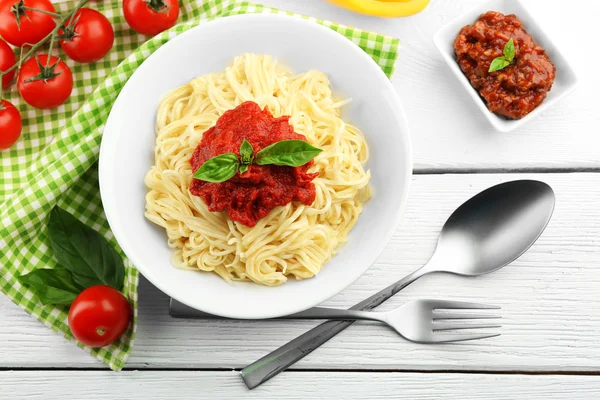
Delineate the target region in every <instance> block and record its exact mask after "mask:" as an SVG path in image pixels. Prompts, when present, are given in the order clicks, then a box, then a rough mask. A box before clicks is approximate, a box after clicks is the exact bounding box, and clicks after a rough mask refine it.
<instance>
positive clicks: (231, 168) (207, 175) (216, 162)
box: [194, 153, 240, 183]
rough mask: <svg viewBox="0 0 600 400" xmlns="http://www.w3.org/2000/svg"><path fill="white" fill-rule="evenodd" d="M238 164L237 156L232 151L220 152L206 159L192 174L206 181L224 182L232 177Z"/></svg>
mask: <svg viewBox="0 0 600 400" xmlns="http://www.w3.org/2000/svg"><path fill="white" fill-rule="evenodd" d="M239 166H240V160H238V156H236V155H235V154H233V153H226V154H221V155H220V156H216V157H213V158H211V159H210V160H206V162H205V163H204V164H202V166H201V167H200V168H198V171H196V173H195V174H194V178H196V179H200V180H203V181H206V182H213V183H218V182H225V181H226V180H228V179H231V178H233V177H234V175H235V174H236V172H237V171H238V168H239Z"/></svg>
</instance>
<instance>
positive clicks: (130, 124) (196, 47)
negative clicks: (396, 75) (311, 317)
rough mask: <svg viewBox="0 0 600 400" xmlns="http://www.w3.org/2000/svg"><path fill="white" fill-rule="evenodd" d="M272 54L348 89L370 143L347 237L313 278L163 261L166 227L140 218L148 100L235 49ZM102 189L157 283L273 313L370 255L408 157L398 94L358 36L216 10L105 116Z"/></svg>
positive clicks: (138, 76)
mask: <svg viewBox="0 0 600 400" xmlns="http://www.w3.org/2000/svg"><path fill="white" fill-rule="evenodd" d="M249 52H250V53H258V54H270V55H273V56H275V57H276V58H277V59H279V60H280V61H281V62H283V63H284V64H286V65H287V66H289V67H290V68H291V69H292V70H293V71H295V72H297V73H299V72H303V71H307V70H309V69H317V70H320V71H323V72H325V73H326V74H327V75H328V76H329V78H330V79H331V82H332V86H333V89H334V91H335V92H336V93H338V94H340V95H342V96H345V97H351V98H352V102H351V103H350V104H349V105H348V106H346V108H345V111H344V112H345V115H344V118H345V119H347V120H348V121H352V123H354V124H355V125H357V126H358V127H359V128H360V129H361V130H362V131H363V132H364V133H365V136H366V139H367V141H368V143H369V148H370V150H371V160H370V162H369V168H370V170H371V174H372V178H371V185H372V187H373V189H374V197H373V199H371V200H370V201H369V202H368V203H367V204H366V205H365V209H364V212H363V214H362V215H361V216H360V219H359V221H358V223H357V224H356V226H355V227H354V229H353V230H352V232H351V234H350V236H349V242H348V243H347V244H346V245H345V246H344V248H343V249H341V250H340V252H339V253H338V254H337V255H336V256H335V257H333V259H332V260H331V261H330V262H329V263H328V264H327V265H325V267H324V268H323V270H322V271H321V272H319V274H318V275H317V276H315V277H314V278H312V279H308V280H304V281H294V280H289V281H288V282H287V283H285V284H284V285H282V286H279V287H264V286H260V285H257V284H253V283H246V282H236V283H233V284H227V283H226V282H225V281H223V280H222V279H221V278H220V277H218V276H217V275H216V274H212V273H202V272H194V271H184V270H181V269H177V268H174V267H173V266H172V265H171V263H170V259H171V255H172V249H170V248H169V247H168V246H167V237H166V233H165V232H164V230H163V229H162V228H160V227H158V226H155V225H154V224H152V223H151V222H149V221H148V220H146V219H145V218H144V206H145V200H144V196H145V195H146V192H147V189H146V187H145V186H144V176H145V175H146V173H147V172H148V170H149V169H150V167H151V166H152V165H153V163H154V155H153V149H154V144H155V131H154V124H155V118H156V108H157V106H158V104H159V102H160V99H161V97H162V96H163V95H165V94H166V93H167V92H168V91H170V90H172V89H174V88H176V87H177V86H180V85H182V84H184V83H186V82H188V81H189V80H191V79H192V78H194V77H196V76H199V75H203V74H207V73H210V72H217V71H221V70H223V69H224V68H225V67H226V66H227V65H228V64H229V63H230V62H231V61H232V60H233V58H234V57H235V56H238V55H240V54H243V53H249ZM99 171H100V191H101V195H102V202H103V204H104V210H105V212H106V216H107V218H108V222H109V223H110V226H111V229H112V231H113V233H114V235H115V237H116V239H117V241H118V242H119V244H120V245H121V247H122V248H123V250H124V251H125V253H126V254H127V256H128V257H129V258H130V259H131V261H132V262H133V264H134V265H135V266H136V267H137V268H138V269H139V270H140V272H141V273H142V274H143V275H144V276H145V277H146V278H147V279H148V280H150V281H151V282H152V283H153V284H154V285H156V286H157V287H158V288H159V289H161V290H162V291H163V292H165V293H166V294H168V295H169V296H171V297H173V298H175V299H176V300H178V301H180V302H182V303H184V304H186V305H188V306H190V307H193V308H196V309H199V310H201V311H204V312H208V313H211V314H216V315H221V316H225V317H230V318H272V317H279V316H284V315H288V314H291V313H295V312H299V311H303V310H305V309H308V308H310V307H312V306H315V305H317V304H319V303H321V302H323V301H324V300H326V299H328V298H330V297H331V296H333V295H335V294H337V293H339V292H340V291H342V290H343V289H345V288H346V287H347V286H349V285H350V284H351V283H352V282H354V281H355V280H356V279H358V278H359V277H360V276H361V275H362V274H363V273H364V272H365V271H366V270H367V269H368V268H369V266H371V264H373V263H374V262H375V260H376V258H377V257H378V255H379V254H380V253H381V251H382V250H383V248H384V247H385V245H386V243H387V242H388V240H389V239H390V238H391V236H392V234H393V232H394V230H395V228H396V226H397V224H398V222H399V220H400V214H401V212H402V209H403V208H404V205H405V201H406V197H407V194H408V187H409V183H410V177H411V171H412V161H411V151H410V143H409V133H408V127H407V123H406V119H405V117H404V113H403V111H402V108H401V105H400V101H399V99H398V97H397V95H396V93H395V91H394V88H393V86H392V85H391V83H390V81H389V80H388V78H387V77H386V76H385V75H384V73H383V72H382V71H381V69H380V67H379V66H378V65H377V64H376V63H375V62H374V61H373V60H372V59H371V58H370V57H369V56H368V55H367V54H366V53H365V52H364V51H362V50H361V49H360V48H359V47H358V46H357V45H355V44H354V43H352V42H351V41H350V40H348V39H346V38H345V37H343V36H342V35H340V34H338V33H335V32H333V31H332V30H330V29H328V28H325V27H322V26H320V25H318V24H317V23H314V22H309V21H305V20H302V19H300V18H295V17H288V16H279V15H242V16H232V17H226V18H222V19H217V20H215V21H212V22H209V23H203V24H202V25H200V26H198V27H195V28H192V29H190V30H189V31H187V32H185V33H183V34H181V35H179V36H177V37H176V38H174V39H172V40H171V41H169V42H168V43H167V44H165V45H164V46H162V47H161V48H160V49H159V50H157V51H156V52H155V53H154V54H152V55H151V56H150V57H149V58H148V59H147V60H146V61H145V62H144V63H143V64H142V65H141V66H140V67H139V68H138V69H137V71H135V73H134V74H133V75H132V77H131V78H130V79H129V81H128V82H127V84H126V85H125V87H124V88H123V90H122V91H121V94H120V95H119V97H118V99H117V100H116V102H115V104H114V106H113V108H112V111H111V113H110V116H109V118H108V121H107V124H106V128H105V131H104V136H103V139H102V146H101V148H100V166H99Z"/></svg>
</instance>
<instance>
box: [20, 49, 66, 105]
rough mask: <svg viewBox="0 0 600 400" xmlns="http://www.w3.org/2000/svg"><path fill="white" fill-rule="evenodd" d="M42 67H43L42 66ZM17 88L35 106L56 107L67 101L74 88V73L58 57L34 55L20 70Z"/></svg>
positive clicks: (28, 102)
mask: <svg viewBox="0 0 600 400" xmlns="http://www.w3.org/2000/svg"><path fill="white" fill-rule="evenodd" d="M40 67H41V68H40ZM17 89H19V93H20V94H21V97H23V100H25V101H26V102H27V104H29V105H31V106H33V107H35V108H55V107H58V106H60V105H61V104H62V103H64V102H65V101H67V99H68V98H69V96H70V95H71V91H72V90H73V74H72V73H71V70H70V69H69V67H68V66H67V64H65V63H64V62H63V61H61V60H59V59H58V57H54V56H50V62H48V56H47V55H45V54H44V55H41V56H39V57H32V58H30V59H29V60H27V61H25V62H24V63H23V65H22V66H21V69H20V70H19V77H18V78H17Z"/></svg>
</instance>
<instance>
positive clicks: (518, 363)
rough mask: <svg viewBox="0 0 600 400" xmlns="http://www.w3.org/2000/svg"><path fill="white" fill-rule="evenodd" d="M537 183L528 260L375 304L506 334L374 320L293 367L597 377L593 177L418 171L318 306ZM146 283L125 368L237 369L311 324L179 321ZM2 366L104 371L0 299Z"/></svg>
mask: <svg viewBox="0 0 600 400" xmlns="http://www.w3.org/2000/svg"><path fill="white" fill-rule="evenodd" d="M524 178H537V179H541V180H544V181H546V182H548V183H549V184H551V185H552V186H553V188H554V189H555V191H556V194H557V205H556V211H555V214H554V217H553V220H552V221H551V222H550V224H549V226H548V228H547V230H546V232H545V233H544V234H543V236H542V237H541V238H540V240H539V241H538V243H537V244H535V245H534V246H533V247H532V248H531V249H530V251H529V252H527V253H526V254H525V255H524V256H522V257H521V258H520V259H519V260H518V261H516V262H515V263H513V264H512V265H510V266H508V267H506V268H504V269H502V270H501V271H498V272H496V273H494V274H490V275H488V276H484V277H480V278H475V279H470V278H460V277H455V276H449V275H432V276H428V277H424V278H423V279H422V280H420V281H419V282H417V283H415V284H413V285H411V286H410V287H408V288H407V289H406V290H404V291H402V292H401V293H399V294H398V295H397V296H396V297H395V298H393V299H391V300H390V301H389V302H388V303H386V304H384V305H383V306H382V309H390V308H392V307H395V306H398V305H400V304H402V303H403V302H405V301H408V300H410V299H413V298H418V297H421V298H436V297H437V298H448V299H463V300H468V301H480V302H489V303H492V304H499V305H501V306H502V307H503V310H502V314H503V317H504V318H503V325H504V327H503V328H502V336H500V337H498V338H494V339H489V340H485V341H476V342H469V343H464V344H455V345H440V346H432V345H419V344H413V343H409V342H407V341H405V340H403V339H401V338H399V337H398V336H396V334H395V333H393V332H392V331H391V330H389V329H387V328H385V327H382V326H378V325H377V324H374V323H357V324H356V325H354V326H353V327H351V328H349V329H348V330H346V331H344V332H343V333H342V334H340V335H338V336H337V337H336V338H334V339H333V340H331V341H330V342H329V343H327V344H326V345H325V346H323V347H322V348H320V349H319V350H318V351H315V352H314V353H313V354H311V355H310V356H308V357H306V358H305V359H304V360H303V361H301V362H300V363H298V364H297V365H296V366H295V368H301V369H409V370H423V369H428V370H502V371H505V370H517V371H523V370H526V371H559V370H560V371H600V348H599V347H598V345H597V344H598V337H600V308H599V307H598V288H599V287H600V268H598V266H599V265H600V208H599V207H598V205H599V204H600V174H512V175H511V174H491V175H481V174H476V175H470V174H462V175H445V176H442V175H420V176H415V177H414V179H413V187H412V193H411V195H410V200H409V203H408V207H407V210H406V212H405V214H404V218H403V221H402V222H401V225H400V226H399V228H398V230H397V232H396V233H395V235H394V237H393V239H392V240H391V242H390V243H389V245H388V246H387V248H386V249H385V251H384V253H383V254H382V255H381V257H380V258H379V260H378V261H377V263H376V264H375V265H374V266H373V267H372V268H371V269H370V270H369V271H368V272H367V273H366V274H365V275H364V276H363V277H362V278H361V279H359V280H358V281H357V282H356V283H355V284H354V285H352V286H351V287H350V288H349V289H347V290H346V291H344V292H343V293H341V294H339V295H337V296H335V297H334V298H332V299H330V300H329V301H327V302H326V303H325V305H327V306H333V307H349V306H351V305H353V304H355V303H356V302H358V301H360V300H362V299H364V298H366V297H368V296H369V295H370V294H372V293H374V292H375V291H377V290H379V289H381V288H383V287H385V286H387V285H388V284H389V283H390V282H393V281H395V280H397V279H399V278H401V277H403V276H404V275H406V274H408V273H409V272H411V271H413V270H414V269H416V268H418V267H419V266H421V265H422V264H423V263H425V262H426V261H427V259H428V257H429V256H430V254H431V253H432V252H433V249H434V246H435V242H436V238H437V235H438V232H439V230H440V227H441V226H442V224H443V222H444V221H445V219H446V218H447V217H448V215H449V214H450V213H451V212H452V210H454V209H455V208H456V207H457V206H458V205H460V204H461V203H462V202H463V201H465V200H466V199H468V198H469V197H471V196H472V195H473V194H475V193H477V192H479V191H481V190H483V189H484V188H487V187H489V186H491V185H494V184H496V183H499V182H502V181H507V180H513V179H524ZM167 313H168V298H167V296H165V295H164V294H162V293H161V292H159V291H158V290H157V289H156V288H154V287H153V286H151V285H150V284H149V283H148V282H147V281H142V284H141V289H140V324H139V331H138V335H137V340H136V343H135V349H134V351H133V354H132V357H131V359H130V363H129V367H130V368H146V367H150V368H241V367H244V366H246V365H247V364H249V363H250V362H252V361H255V360H256V359H258V358H260V357H262V356H263V355H265V354H266V353H268V352H269V351H271V350H273V349H275V348H276V347H277V346H280V345H282V344H284V343H286V342H287V341H289V340H291V339H293V338H294V337H296V336H298V335H299V334H301V333H303V332H305V331H306V330H307V329H309V328H310V327H312V326H314V325H315V324H316V323H315V322H311V321H260V322H257V321H254V322H252V321H207V320H177V319H172V318H171V317H169V316H168V314H167ZM0 320H1V321H2V323H1V324H0V342H1V343H4V345H3V346H0V367H5V368H13V367H27V368H37V367H50V368H52V367H92V368H102V367H103V365H102V364H100V363H98V362H97V361H96V360H94V359H93V358H91V357H89V355H87V354H85V353H83V352H81V351H80V350H79V349H77V348H76V347H75V346H73V345H72V344H71V343H67V342H66V341H64V340H63V339H62V338H59V337H58V336H56V335H55V334H53V333H52V332H50V331H49V330H48V329H47V328H45V327H43V326H42V325H41V324H39V323H38V322H37V321H35V320H33V319H32V318H30V317H29V316H28V315H26V314H25V313H24V312H22V311H21V310H20V309H19V308H18V307H17V306H15V305H13V304H12V303H10V302H9V300H8V299H6V298H5V297H0Z"/></svg>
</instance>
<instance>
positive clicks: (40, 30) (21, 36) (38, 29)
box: [0, 0, 56, 47]
mask: <svg viewBox="0 0 600 400" xmlns="http://www.w3.org/2000/svg"><path fill="white" fill-rule="evenodd" d="M27 8H36V9H38V10H43V11H46V12H47V13H50V14H55V13H56V10H55V9H54V6H53V5H52V3H51V2H50V0H0V36H2V37H3V38H4V40H6V41H7V42H8V43H10V44H12V45H13V46H17V47H21V46H23V45H25V44H30V45H34V44H36V43H37V42H39V41H40V40H42V39H43V38H45V37H46V36H47V35H48V34H50V32H52V30H53V29H54V27H55V26H56V23H55V21H54V16H52V15H50V14H46V13H43V12H40V11H35V10H28V9H27Z"/></svg>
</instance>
